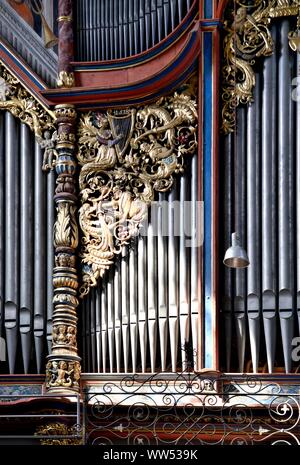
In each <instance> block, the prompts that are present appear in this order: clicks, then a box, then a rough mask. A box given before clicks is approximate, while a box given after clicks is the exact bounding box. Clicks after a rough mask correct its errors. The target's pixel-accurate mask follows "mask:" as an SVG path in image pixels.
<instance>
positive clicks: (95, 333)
mask: <svg viewBox="0 0 300 465" xmlns="http://www.w3.org/2000/svg"><path fill="white" fill-rule="evenodd" d="M197 158H198V157H197V154H194V155H193V156H192V157H191V158H190V159H189V160H187V161H186V163H185V173H184V174H183V175H180V176H179V177H178V178H177V179H176V184H175V186H174V187H173V189H172V191H171V192H170V193H169V194H159V196H158V197H157V208H152V209H151V219H150V222H149V224H148V225H147V229H146V230H145V231H142V233H141V235H140V236H139V237H138V238H136V239H133V240H132V243H131V245H130V247H129V248H128V249H127V248H125V247H124V249H123V251H122V253H121V256H120V257H119V258H118V259H117V261H116V264H115V266H114V267H113V268H112V269H111V270H110V272H108V273H107V274H106V275H105V276H104V278H103V280H101V282H100V283H99V284H98V286H97V288H96V289H93V290H92V291H91V292H90V294H89V295H88V297H87V298H85V299H84V301H83V304H82V312H81V317H82V323H81V324H82V337H83V341H82V349H83V361H84V370H85V371H86V372H89V373H124V372H125V373H128V372H133V373H136V372H142V373H145V372H152V373H155V372H157V371H169V372H176V371H177V370H179V371H184V370H186V368H187V363H189V365H191V364H192V365H193V366H195V367H196V366H197V364H198V361H197V353H198V343H199V336H200V334H199V313H198V312H199V310H198V309H199V301H200V296H199V290H198V280H197V277H198V272H197V269H198V264H197V263H198V259H199V257H198V255H199V247H198V243H197V242H196V241H197V239H198V238H197V237H196V236H195V230H196V223H197V221H200V216H201V209H200V207H199V203H198V202H197V200H198V182H199V180H198V164H197ZM187 344H190V345H191V347H192V348H193V350H192V351H191V352H192V354H193V357H192V359H190V360H188V359H187V357H188V355H187V354H188V352H187V350H186V346H187Z"/></svg>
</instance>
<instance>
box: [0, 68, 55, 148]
mask: <svg viewBox="0 0 300 465" xmlns="http://www.w3.org/2000/svg"><path fill="white" fill-rule="evenodd" d="M0 110H8V111H10V112H11V113H12V114H13V115H14V116H15V117H16V118H18V119H20V121H21V122H22V123H25V124H27V125H28V126H29V128H30V129H31V130H32V131H33V132H34V134H35V135H36V137H37V138H38V141H40V140H43V137H44V134H45V132H46V131H48V132H50V133H52V132H53V131H54V122H55V115H54V113H53V112H52V111H50V110H48V109H46V108H45V107H44V106H43V105H42V104H41V103H40V102H38V100H37V99H36V98H34V97H33V96H32V95H31V94H30V93H29V92H28V91H27V90H26V89H25V88H24V87H23V86H22V84H21V83H20V81H19V80H18V79H17V78H15V77H14V76H13V75H12V74H11V73H10V72H9V71H8V70H7V69H6V68H5V66H4V65H3V63H1V61H0Z"/></svg>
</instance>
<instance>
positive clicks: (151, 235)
mask: <svg viewBox="0 0 300 465" xmlns="http://www.w3.org/2000/svg"><path fill="white" fill-rule="evenodd" d="M152 213H153V217H151V222H150V223H149V225H148V231H147V233H148V263H147V268H148V270H147V271H148V276H147V283H148V331H149V346H150V364H151V371H152V372H154V371H155V360H156V343H157V340H156V338H157V314H158V313H157V277H156V275H157V218H156V217H155V216H154V215H156V211H155V210H154V209H153V210H152ZM155 222H156V225H155V224H154V223H155Z"/></svg>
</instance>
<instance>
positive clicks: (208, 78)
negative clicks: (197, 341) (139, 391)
mask: <svg viewBox="0 0 300 465" xmlns="http://www.w3.org/2000/svg"><path fill="white" fill-rule="evenodd" d="M203 45H204V56H203V61H204V63H203V64H204V66H203V74H204V79H203V82H204V86H203V88H204V91H203V100H204V101H203V108H204V115H203V116H204V117H203V124H204V128H203V144H204V147H203V153H204V160H203V163H204V179H203V182H204V299H205V302H204V317H205V321H204V331H205V334H204V338H205V340H204V363H205V365H204V366H205V367H206V368H211V367H212V363H213V334H212V305H211V271H212V269H211V253H212V251H211V206H212V205H211V200H212V199H211V178H212V169H211V163H212V117H213V109H212V106H213V95H212V78H213V77H212V33H211V32H205V33H204V41H203Z"/></svg>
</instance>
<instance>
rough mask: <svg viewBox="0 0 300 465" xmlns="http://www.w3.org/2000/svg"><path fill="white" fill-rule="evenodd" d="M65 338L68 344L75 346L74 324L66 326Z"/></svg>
mask: <svg viewBox="0 0 300 465" xmlns="http://www.w3.org/2000/svg"><path fill="white" fill-rule="evenodd" d="M67 340H68V344H69V345H70V346H76V332H75V328H74V326H68V329H67Z"/></svg>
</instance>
